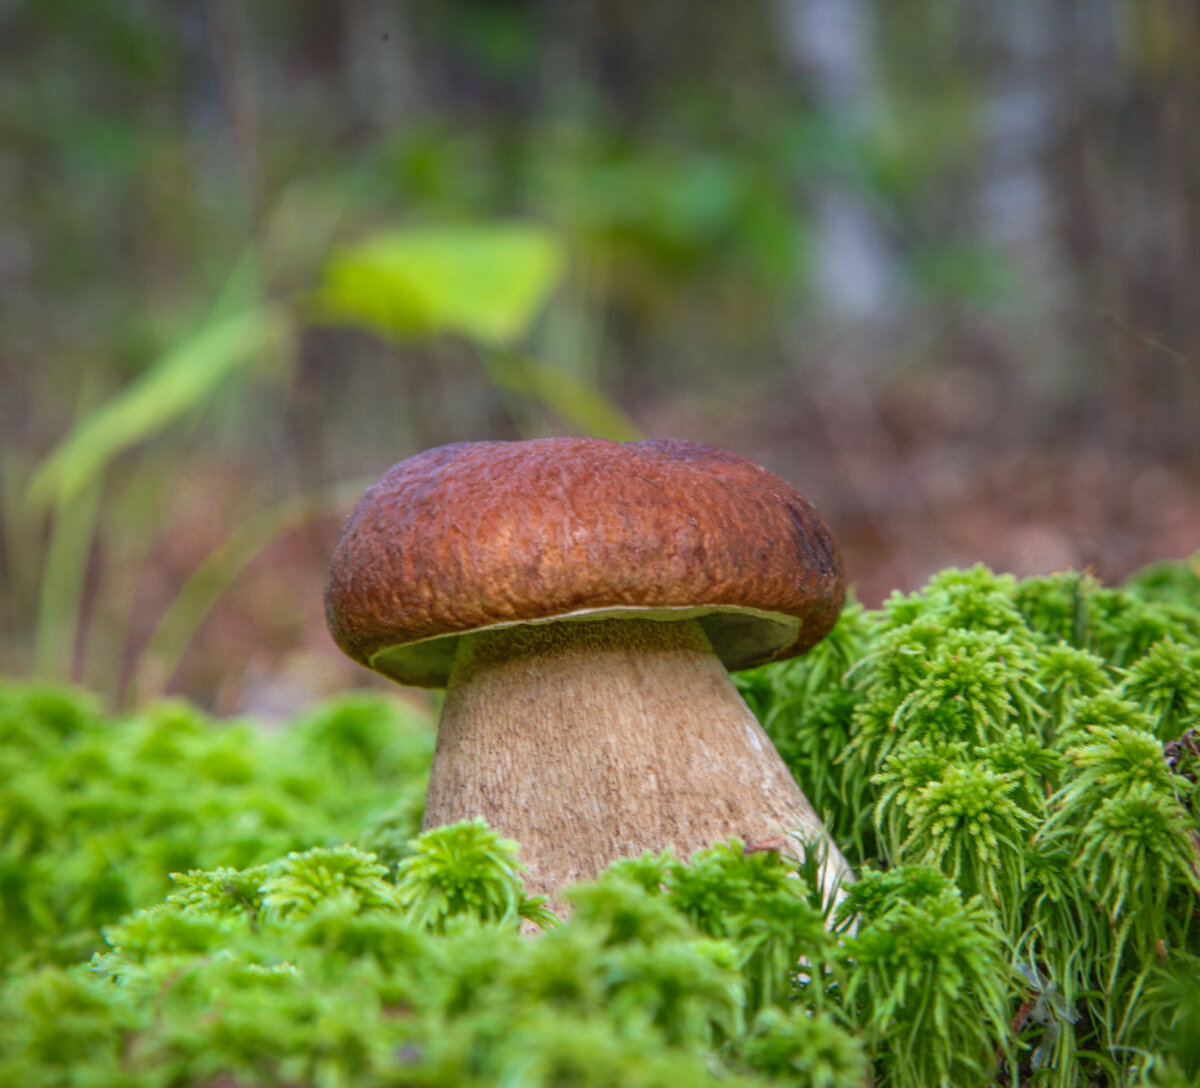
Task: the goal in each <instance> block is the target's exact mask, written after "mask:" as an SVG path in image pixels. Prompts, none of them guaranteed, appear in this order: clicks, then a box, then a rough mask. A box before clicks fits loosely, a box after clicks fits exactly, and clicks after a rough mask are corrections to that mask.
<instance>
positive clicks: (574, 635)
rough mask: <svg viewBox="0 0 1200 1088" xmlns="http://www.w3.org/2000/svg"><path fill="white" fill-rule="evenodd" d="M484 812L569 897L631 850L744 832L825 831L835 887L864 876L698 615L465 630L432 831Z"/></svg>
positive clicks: (808, 834) (438, 760) (533, 871)
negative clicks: (575, 886)
mask: <svg viewBox="0 0 1200 1088" xmlns="http://www.w3.org/2000/svg"><path fill="white" fill-rule="evenodd" d="M476 816H482V817H483V818H484V819H485V820H487V821H488V823H489V824H490V825H491V826H492V827H494V828H495V829H496V830H498V831H500V832H501V833H503V834H504V835H506V836H509V837H511V838H514V839H516V840H517V841H518V842H519V843H520V844H521V858H522V860H523V862H524V863H525V865H526V867H527V871H526V873H525V884H526V887H527V888H528V889H529V891H530V892H531V893H533V894H544V895H548V896H549V897H550V900H551V906H554V907H556V908H561V903H560V902H559V901H558V900H557V897H556V895H555V893H556V891H557V889H559V888H561V887H563V886H564V885H567V884H570V883H573V882H575V881H578V880H586V879H589V878H591V877H594V876H596V875H597V874H598V873H599V872H600V871H601V870H602V869H603V868H604V867H605V866H606V865H608V864H609V863H610V862H611V861H613V860H615V859H616V858H620V857H633V856H637V855H640V854H641V853H643V852H644V851H646V850H651V851H655V852H658V851H661V850H663V849H665V848H667V847H670V848H671V849H672V850H674V851H675V853H676V854H677V855H678V856H680V857H688V856H689V855H690V854H691V853H693V852H694V851H696V850H698V849H701V848H703V847H706V846H710V845H712V844H714V843H717V842H721V841H723V840H727V839H729V838H730V837H732V836H735V835H736V836H737V837H739V838H741V839H743V840H744V841H746V842H748V843H750V842H755V841H760V840H763V839H769V838H772V837H775V836H790V839H791V842H793V843H794V844H795V845H794V846H792V847H791V848H790V851H789V852H792V853H795V854H797V855H798V854H799V853H800V852H801V850H802V844H803V843H805V842H813V841H817V840H819V841H820V842H821V844H822V847H823V848H824V849H825V850H826V851H827V855H826V859H825V863H824V871H823V877H824V880H825V886H826V887H827V888H832V887H833V886H834V885H835V884H836V882H838V881H839V880H845V879H849V873H850V869H849V866H848V864H847V863H846V861H845V859H844V858H843V857H842V856H841V854H840V853H839V852H838V850H837V847H836V846H834V844H833V842H832V840H831V839H830V838H829V837H828V835H827V834H826V832H825V829H824V827H823V825H822V824H821V821H820V819H819V818H818V817H817V815H816V813H815V812H814V811H813V808H812V806H811V805H810V804H809V802H808V799H807V798H806V797H805V796H804V794H803V793H802V792H801V790H800V788H799V786H797V785H796V782H795V780H794V779H793V778H792V776H791V774H790V772H789V771H788V769H787V767H786V766H785V765H784V763H783V760H782V759H781V758H780V757H779V754H778V753H777V752H776V751H775V748H774V746H773V745H772V744H771V741H770V740H769V739H768V737H767V735H766V734H765V733H764V732H763V730H762V727H761V726H760V725H759V724H758V721H757V720H756V719H755V717H754V715H753V714H752V713H751V711H750V709H749V707H747V706H746V703H745V701H744V700H743V699H742V697H741V695H740V694H739V693H738V691H737V689H736V688H735V687H734V686H733V683H732V681H731V680H730V679H729V674H728V673H727V672H726V671H725V668H724V666H722V665H721V663H720V661H719V660H718V659H717V657H716V656H715V655H714V653H713V651H712V647H711V646H710V644H709V642H708V640H707V638H706V637H705V635H704V632H703V631H702V630H701V628H700V625H699V623H698V622H697V621H696V620H682V621H678V622H673V623H663V622H656V621H653V620H643V619H637V620H635V619H628V620H595V621H590V622H589V621H575V622H564V623H555V624H539V625H534V626H528V627H509V628H500V629H495V630H491V631H483V632H479V633H477V634H473V635H470V636H468V637H465V638H464V639H463V640H462V642H461V644H460V646H459V648H458V651H457V654H456V657H455V661H454V667H453V670H452V672H451V675H450V683H449V687H448V689H447V692H446V701H445V705H444V707H443V710H442V720H441V725H440V726H439V729H438V739H437V749H436V753H435V755H434V761H433V771H432V774H431V777H430V783H429V794H428V798H427V800H426V808H425V827H427V828H429V827H437V826H440V825H442V824H447V823H452V822H454V821H457V820H464V819H470V818H473V817H476ZM785 841H786V840H785Z"/></svg>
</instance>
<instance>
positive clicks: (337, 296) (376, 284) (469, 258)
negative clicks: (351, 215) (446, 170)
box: [314, 223, 563, 346]
mask: <svg viewBox="0 0 1200 1088" xmlns="http://www.w3.org/2000/svg"><path fill="white" fill-rule="evenodd" d="M562 267H563V254H562V248H561V246H560V245H559V242H558V239H557V238H556V237H555V236H554V235H553V234H552V233H550V232H549V231H547V230H545V229H543V228H541V227H537V226H533V225H529V224H516V223H503V224H486V225H476V226H457V227H413V228H409V229H405V230H398V231H390V232H388V233H385V234H378V235H376V236H375V237H373V238H370V239H368V240H367V241H365V242H360V243H358V244H357V245H353V246H349V247H347V248H345V249H343V250H341V251H340V252H338V253H336V254H335V255H334V256H333V258H332V259H331V260H330V262H329V264H328V265H327V267H326V270H325V276H324V281H323V283H322V285H321V288H320V290H319V291H318V292H317V295H316V298H315V299H314V304H315V312H316V315H317V316H318V317H319V318H322V319H324V320H330V321H339V322H346V323H349V324H356V325H362V326H365V327H367V328H370V329H373V330H374V331H376V332H378V333H380V334H382V335H384V336H388V337H407V338H425V337H430V336H436V335H438V334H439V333H457V334H459V335H461V336H465V337H467V338H469V339H471V340H475V341H477V342H479V343H482V344H487V345H491V346H499V345H503V344H511V343H512V342H513V341H515V340H517V339H518V338H519V337H521V336H522V335H523V334H524V333H525V332H526V331H527V330H528V328H529V326H530V324H531V323H532V322H533V319H534V318H535V317H536V316H537V313H538V311H539V310H540V309H541V308H542V306H543V305H544V304H545V302H546V299H547V298H548V297H549V295H550V293H551V292H552V291H553V290H554V288H555V286H556V285H557V283H558V280H559V277H560V275H561V273H562Z"/></svg>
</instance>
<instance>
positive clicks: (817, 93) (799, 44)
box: [775, 0, 898, 324]
mask: <svg viewBox="0 0 1200 1088" xmlns="http://www.w3.org/2000/svg"><path fill="white" fill-rule="evenodd" d="M775 8H776V12H777V15H778V19H779V24H780V28H781V31H782V34H781V42H782V45H783V48H784V50H785V51H786V55H787V58H788V60H789V61H790V65H791V68H792V71H793V73H794V75H795V78H796V79H797V81H798V83H799V85H800V87H801V88H802V89H803V91H804V92H805V93H806V95H807V96H808V97H809V98H811V99H812V100H813V101H814V102H815V103H816V105H817V107H818V108H819V109H820V110H821V111H822V113H823V114H824V115H825V117H826V119H827V121H828V122H829V124H830V125H831V126H832V127H833V128H834V130H835V133H836V140H837V143H838V145H839V146H841V147H844V148H845V149H846V151H847V152H848V154H843V155H841V156H840V158H842V159H843V160H847V161H848V160H850V159H851V158H852V157H854V156H855V153H856V151H857V149H858V148H857V145H859V144H860V143H861V142H862V141H863V140H864V138H865V135H866V128H867V124H868V122H869V120H870V117H871V113H872V109H873V104H874V102H875V101H877V99H878V95H879V92H880V88H879V85H878V75H877V72H878V66H877V62H876V57H875V49H874V30H875V11H874V4H873V0H777V2H776V5H775ZM812 214H813V216H814V220H815V235H816V237H815V243H814V251H815V261H814V264H815V267H814V285H815V288H816V290H817V292H818V296H819V300H820V302H821V304H822V306H823V309H824V310H825V311H826V312H827V313H828V314H829V315H831V316H833V317H835V318H837V319H838V320H839V321H841V322H844V323H847V324H849V323H869V324H874V323H879V322H881V321H883V320H884V319H886V318H888V317H890V316H893V315H894V311H895V308H896V304H897V302H898V299H897V288H898V284H897V279H896V272H895V262H894V259H893V254H892V247H891V243H890V240H889V238H888V236H887V232H886V230H885V227H884V223H883V219H882V216H881V215H880V213H879V210H878V209H877V208H876V207H875V206H874V204H873V202H872V200H871V198H870V195H869V194H868V193H867V192H865V191H864V189H863V187H862V185H861V184H860V183H859V179H857V178H855V177H853V176H833V177H828V178H825V179H822V180H821V181H820V182H818V184H817V186H816V189H815V191H814V192H813V193H812Z"/></svg>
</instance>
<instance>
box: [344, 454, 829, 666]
mask: <svg viewBox="0 0 1200 1088" xmlns="http://www.w3.org/2000/svg"><path fill="white" fill-rule="evenodd" d="M844 596H845V588H844V582H843V575H842V563H841V558H840V556H839V554H838V550H837V545H836V544H835V543H834V541H833V538H832V537H831V536H830V534H829V531H828V530H827V529H826V528H825V525H824V523H823V522H822V521H821V519H820V517H819V516H818V514H817V512H816V511H815V510H814V509H813V507H812V506H811V505H810V504H809V503H808V502H807V501H806V500H805V499H804V498H803V497H802V496H801V495H800V494H799V493H798V492H796V491H795V490H794V489H793V488H791V487H789V486H788V485H787V484H786V483H784V482H783V481H782V480H780V479H779V478H778V477H777V476H774V475H772V474H771V473H770V472H768V471H767V470H766V469H764V468H762V467H761V466H759V465H756V464H754V462H752V461H748V460H746V458H744V457H739V456H738V455H737V454H734V453H730V452H728V451H727V450H721V449H717V448H715V447H712V446H701V445H696V444H694V443H689V442H671V441H651V442H631V443H619V442H608V441H605V440H603V439H595V438H544V439H535V440H533V441H529V442H472V443H463V444H459V445H453V446H441V447H439V448H437V449H432V450H427V451H426V452H424V453H421V454H418V455H417V456H416V457H411V458H409V459H408V460H407V461H402V462H401V463H400V464H398V465H395V466H393V467H392V468H391V469H390V470H389V471H388V472H387V473H385V474H384V475H383V476H382V477H381V478H380V479H379V480H378V481H377V482H376V483H375V484H373V485H372V486H371V488H370V489H369V490H368V491H367V493H366V494H365V495H364V496H363V498H362V499H361V500H360V502H359V504H358V506H357V507H356V508H355V510H354V512H353V514H352V515H351V516H350V520H349V522H348V524H347V525H346V528H345V531H344V532H343V534H342V538H341V540H340V541H339V543H338V546H337V550H336V552H335V553H334V557H333V563H332V566H331V568H330V572H329V580H328V583H327V586H326V591H325V610H326V616H327V618H328V622H329V629H330V632H331V633H332V634H333V637H334V639H335V640H336V641H337V643H338V645H339V646H341V648H342V649H343V650H345V652H346V653H347V654H349V655H350V656H351V657H353V658H355V659H356V660H357V661H360V662H361V663H363V664H364V665H368V666H371V667H373V668H376V669H378V670H379V671H381V672H384V673H386V674H387V675H389V676H391V677H393V678H394V679H396V680H399V681H400V682H402V683H407V684H417V685H421V686H427V687H436V686H441V685H443V684H444V683H445V681H446V678H447V676H448V674H449V668H450V665H451V663H452V661H453V656H454V650H455V647H456V640H457V636H459V635H461V634H463V633H466V632H469V631H475V630H480V629H483V628H487V627H493V626H496V625H500V624H511V623H522V622H530V621H546V620H552V619H560V618H564V617H570V618H579V619H588V618H595V617H597V616H611V615H614V614H615V615H621V614H626V613H628V614H638V615H649V616H651V617H654V618H662V619H671V618H683V617H691V616H694V617H696V618H697V619H699V620H700V622H701V625H702V626H703V627H704V630H705V632H706V634H707V635H708V637H709V640H710V641H711V642H712V643H713V648H714V649H715V650H716V652H717V654H718V656H720V657H721V659H722V661H723V662H724V663H725V665H726V667H728V668H731V669H739V668H748V667H750V666H752V665H757V664H761V663H763V662H764V661H769V660H777V659H780V658H785V657H791V656H794V655H795V654H799V653H803V652H804V651H805V650H807V649H808V648H809V647H810V646H812V645H813V644H814V643H816V642H818V641H819V640H820V639H821V638H823V637H824V636H825V634H826V633H827V632H828V631H829V629H830V628H831V627H832V626H833V624H834V621H835V620H836V619H837V616H838V613H839V611H840V610H841V607H842V602H843V599H844Z"/></svg>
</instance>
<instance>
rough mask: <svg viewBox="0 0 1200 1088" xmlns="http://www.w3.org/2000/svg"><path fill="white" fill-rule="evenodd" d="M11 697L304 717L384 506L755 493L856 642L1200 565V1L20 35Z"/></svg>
mask: <svg viewBox="0 0 1200 1088" xmlns="http://www.w3.org/2000/svg"><path fill="white" fill-rule="evenodd" d="M0 57H2V63H0V441H2V461H0V609H2V611H0V670H3V671H4V672H5V673H8V674H13V675H18V676H20V675H35V676H41V677H47V678H61V679H68V678H69V679H74V680H77V681H80V682H82V683H84V684H86V685H88V686H89V687H91V688H93V689H95V690H97V691H98V692H100V693H101V695H102V696H103V697H104V698H105V699H106V700H107V701H108V702H109V703H111V704H113V705H118V706H119V705H129V704H131V703H133V702H136V701H139V700H142V699H146V698H150V697H154V696H157V695H160V694H162V693H165V692H170V693H182V694H186V695H188V696H190V697H192V698H194V699H196V700H198V701H199V702H200V703H201V704H202V705H204V706H206V707H208V708H211V709H215V710H217V711H218V712H221V713H239V712H249V713H255V714H258V715H261V716H265V717H274V716H281V715H284V714H289V713H292V712H294V711H295V710H296V709H298V708H299V707H302V706H303V705H305V704H306V703H308V702H309V701H311V700H312V699H314V698H317V697H320V696H323V695H326V694H329V693H331V692H333V691H336V690H340V689H344V688H348V687H352V686H363V685H367V686H370V685H374V684H376V683H378V685H379V686H381V687H382V686H385V685H384V682H383V681H378V682H376V681H374V680H372V679H371V677H370V676H369V674H367V673H366V672H365V671H364V670H362V669H360V668H358V666H355V665H353V664H351V663H350V662H348V661H346V660H344V659H343V658H342V657H341V655H340V654H339V652H338V651H337V650H336V649H335V648H334V646H333V645H332V643H331V641H330V640H329V638H328V636H327V634H326V632H325V626H324V620H323V614H322V604H321V592H322V584H323V579H324V572H325V567H326V564H327V561H328V557H329V555H330V553H331V551H332V548H333V545H334V542H335V541H336V538H337V534H338V531H339V526H340V524H341V521H342V519H343V518H344V517H345V515H346V513H347V512H348V511H349V509H350V507H351V505H352V504H353V502H354V500H355V498H356V497H357V496H358V494H360V493H361V491H362V490H363V488H364V487H365V486H366V484H367V483H368V482H369V481H370V479H372V478H374V477H375V476H376V475H378V474H379V473H380V472H381V471H382V470H383V469H385V468H386V467H387V466H388V465H390V464H392V463H393V462H395V461H397V460H400V459H402V458H404V457H406V456H409V455H411V454H413V453H416V452H418V451H419V450H421V449H424V448H426V447H428V446H432V445H438V444H441V443H446V442H455V441H464V440H475V439H494V438H520V437H531V436H536V435H544V434H585V433H590V434H597V435H603V436H606V437H613V438H621V439H627V438H633V437H638V436H644V437H674V438H683V439H689V440H693V441H700V442H709V443H714V444H717V445H722V446H727V447H729V448H732V449H734V450H737V451H739V452H740V453H743V454H745V455H747V456H749V457H751V458H753V459H755V460H757V461H759V462H761V463H762V464H764V465H766V466H767V467H768V468H770V469H772V470H773V471H774V472H776V473H778V474H779V475H780V476H782V477H784V478H785V479H787V480H788V481H789V482H791V483H793V484H794V485H796V486H797V487H798V488H799V489H800V490H801V491H802V492H804V493H805V494H806V495H807V496H808V497H809V498H810V499H811V500H812V501H813V502H814V503H815V504H816V505H817V507H818V509H820V510H821V512H822V513H823V515H824V517H825V519H826V520H827V522H828V523H829V525H830V526H831V528H832V529H833V531H834V533H835V535H836V536H837V538H838V539H839V541H840V542H841V545H842V548H843V551H844V555H845V559H846V562H847V566H848V569H849V572H850V576H851V580H852V581H853V582H854V584H855V586H856V592H857V594H858V597H859V599H860V600H862V601H863V602H864V603H866V604H868V605H877V604H878V603H879V602H880V601H881V600H882V599H883V598H884V597H886V596H887V594H888V593H889V592H891V591H892V590H893V589H901V590H910V589H913V588H916V587H917V586H919V585H920V584H921V583H922V582H923V581H924V579H925V578H926V577H927V576H928V574H930V573H931V572H932V571H934V570H937V569H939V568H941V567H943V566H946V565H951V564H957V565H964V564H968V565H969V564H971V563H974V562H976V561H982V562H985V563H988V564H990V565H992V566H993V567H995V568H996V569H999V570H1007V571H1013V572H1015V573H1017V574H1021V575H1024V574H1032V573H1041V572H1047V571H1051V570H1056V569H1061V568H1063V567H1067V566H1073V567H1076V568H1090V569H1092V570H1093V571H1094V572H1095V573H1096V574H1097V575H1098V576H1099V577H1101V578H1103V579H1105V580H1108V581H1114V580H1118V579H1120V578H1122V577H1124V576H1125V575H1126V574H1128V573H1129V572H1130V571H1131V570H1133V569H1134V568H1136V567H1137V566H1139V565H1141V564H1143V563H1145V562H1148V561H1151V560H1155V559H1159V558H1174V557H1181V556H1184V555H1187V554H1189V553H1190V552H1192V551H1194V550H1196V549H1197V548H1200V501H1198V499H1200V442H1198V439H1197V432H1198V430H1200V428H1198V426H1197V423H1198V420H1200V7H1197V5H1196V4H1195V3H1194V2H1193V0H1056V2H1055V3H1045V2H1044V0H965V2H963V0H746V2H743V3H737V4H731V3H720V2H715V0H714V2H704V0H688V2H684V0H656V2H654V3H646V2H644V0H525V2H519V0H440V2H423V0H411V2H407V3H406V2H401V0H358V2H356V3H341V4H339V3H333V2H329V0H289V2H288V3H275V4H270V3H249V2H245V0H172V2H169V3H162V2H160V0H86V2H85V0H74V2H73V0H37V2H36V3H35V2H32V0H26V2H21V0H9V2H7V3H4V4H2V5H0Z"/></svg>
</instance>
